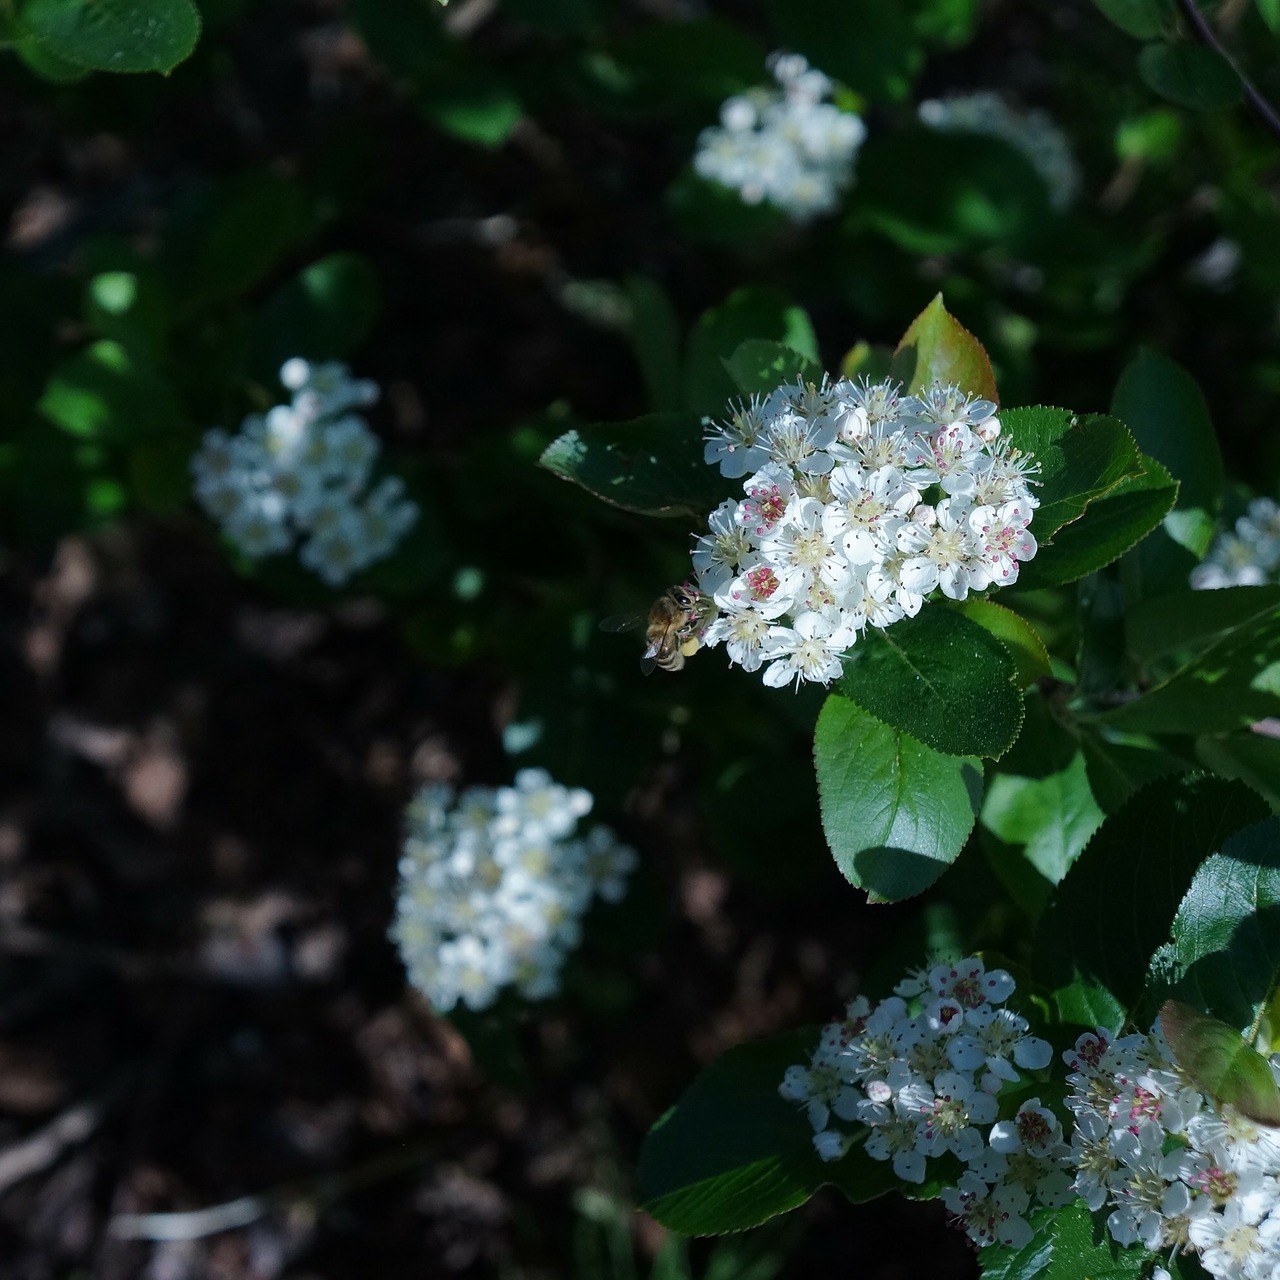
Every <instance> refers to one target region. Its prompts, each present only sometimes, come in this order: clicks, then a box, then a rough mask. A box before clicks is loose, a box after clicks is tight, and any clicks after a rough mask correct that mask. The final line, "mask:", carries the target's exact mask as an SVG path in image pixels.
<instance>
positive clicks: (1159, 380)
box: [1111, 347, 1222, 558]
mask: <svg viewBox="0 0 1280 1280" xmlns="http://www.w3.org/2000/svg"><path fill="white" fill-rule="evenodd" d="M1111 412H1112V414H1114V415H1115V416H1116V417H1117V418H1119V419H1120V420H1121V421H1122V422H1123V423H1124V424H1125V425H1126V426H1127V427H1128V428H1129V430H1130V431H1132V432H1133V436H1134V439H1135V440H1137V442H1138V447H1139V448H1140V449H1141V450H1142V451H1143V452H1144V453H1148V454H1150V455H1151V456H1152V457H1153V458H1155V459H1156V460H1157V461H1158V462H1161V463H1163V464H1164V466H1165V467H1166V468H1167V469H1168V471H1169V474H1170V475H1171V476H1173V478H1174V479H1175V480H1177V481H1178V485H1179V488H1178V501H1177V509H1178V510H1179V511H1187V510H1191V509H1194V510H1198V511H1202V512H1204V513H1205V514H1206V515H1207V516H1208V517H1209V519H1210V520H1211V521H1212V520H1213V519H1215V518H1216V517H1217V514H1218V507H1219V503H1220V496H1221V492H1222V452H1221V450H1220V449H1219V448H1218V438H1217V435H1216V434H1215V433H1214V430H1213V422H1212V421H1211V420H1210V418H1209V406H1208V404H1207V403H1206V402H1205V398H1204V394H1203V392H1201V390H1200V388H1199V386H1198V385H1197V384H1196V380H1195V379H1194V378H1193V377H1192V376H1191V375H1190V374H1189V373H1188V372H1187V371H1186V370H1185V369H1184V368H1183V367H1182V366H1181V365H1180V364H1178V363H1177V362H1176V361H1173V360H1170V359H1169V357H1168V356H1165V355H1161V354H1160V353H1159V352H1158V351H1152V350H1150V349H1149V348H1145V347H1144V348H1143V349H1142V350H1140V351H1139V352H1138V354H1137V355H1136V356H1135V357H1134V358H1133V359H1132V360H1131V361H1130V362H1129V363H1128V364H1127V365H1126V366H1125V370H1124V372H1123V373H1122V374H1121V375H1120V381H1119V382H1118V383H1117V384H1116V389H1115V394H1114V395H1113V396H1112V398H1111ZM1207 549H1208V545H1207V543H1206V544H1205V545H1203V546H1195V547H1191V548H1189V550H1191V551H1193V552H1194V554H1195V555H1196V556H1197V558H1198V557H1200V556H1202V555H1203V554H1204V553H1205V551H1206V550H1207Z"/></svg>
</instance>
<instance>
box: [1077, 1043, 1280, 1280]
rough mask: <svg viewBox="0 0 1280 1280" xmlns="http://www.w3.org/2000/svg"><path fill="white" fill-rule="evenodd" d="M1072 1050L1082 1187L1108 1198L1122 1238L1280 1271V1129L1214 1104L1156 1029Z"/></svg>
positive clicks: (1244, 1270) (1224, 1266) (1225, 1268)
mask: <svg viewBox="0 0 1280 1280" xmlns="http://www.w3.org/2000/svg"><path fill="white" fill-rule="evenodd" d="M1063 1057H1064V1059H1065V1060H1066V1062H1067V1065H1068V1066H1069V1067H1070V1068H1071V1074H1070V1075H1069V1076H1068V1077H1067V1081H1068V1083H1069V1084H1070V1085H1071V1088H1072V1091H1071V1093H1070V1094H1069V1095H1068V1096H1067V1099H1066V1104H1067V1106H1068V1107H1069V1108H1070V1109H1071V1111H1072V1112H1073V1113H1074V1115H1075V1126H1074V1132H1073V1133H1072V1135H1071V1163H1072V1164H1073V1165H1074V1166H1075V1168H1076V1180H1075V1183H1074V1189H1075V1191H1076V1193H1077V1194H1078V1195H1080V1196H1081V1197H1082V1198H1083V1199H1084V1201H1085V1203H1086V1204H1087V1205H1088V1206H1089V1208H1090V1209H1091V1210H1099V1209H1102V1208H1104V1207H1108V1206H1109V1207H1110V1209H1111V1212H1110V1214H1109V1216H1108V1218H1107V1227H1108V1229H1109V1231H1110V1233H1111V1235H1112V1236H1113V1237H1114V1239H1115V1240H1116V1241H1117V1242H1119V1243H1120V1244H1121V1245H1130V1244H1133V1243H1135V1242H1137V1243H1140V1244H1141V1245H1143V1246H1144V1247H1145V1248H1147V1249H1151V1250H1156V1249H1166V1248H1167V1249H1181V1250H1185V1251H1188V1252H1194V1253H1196V1254H1197V1255H1198V1256H1199V1261H1200V1265H1201V1266H1202V1267H1203V1268H1204V1269H1205V1270H1206V1271H1207V1272H1209V1274H1210V1275H1213V1276H1220V1277H1223V1278H1224V1280H1280V1178H1278V1175H1280V1130H1278V1129H1268V1128H1265V1127H1263V1126H1262V1125H1259V1124H1257V1123H1255V1122H1254V1121H1252V1120H1250V1119H1248V1118H1247V1117H1246V1116H1243V1115H1241V1114H1240V1113H1239V1112H1237V1111H1234V1110H1233V1109H1232V1108H1231V1107H1229V1106H1223V1107H1221V1108H1218V1107H1216V1106H1215V1105H1214V1104H1213V1103H1212V1102H1211V1101H1210V1100H1209V1098H1207V1097H1206V1096H1205V1095H1204V1094H1203V1093H1201V1091H1200V1090H1199V1089H1198V1088H1197V1087H1196V1085H1195V1084H1194V1083H1193V1082H1192V1081H1191V1079H1190V1077H1188V1076H1187V1074H1186V1073H1185V1072H1184V1071H1183V1070H1182V1069H1181V1068H1180V1067H1179V1066H1177V1064H1176V1063H1174V1062H1173V1060H1172V1058H1171V1057H1170V1055H1169V1050H1168V1047H1167V1045H1166V1044H1165V1042H1164V1039H1163V1037H1162V1036H1161V1035H1160V1033H1159V1030H1158V1029H1153V1030H1152V1032H1151V1034H1150V1035H1127V1036H1122V1037H1121V1038H1119V1039H1113V1038H1112V1037H1111V1036H1110V1035H1108V1033H1107V1032H1105V1031H1103V1030H1099V1031H1097V1032H1096V1033H1090V1034H1086V1035H1083V1036H1081V1037H1080V1039H1079V1040H1077V1041H1076V1045H1075V1048H1074V1049H1073V1050H1070V1051H1069V1052H1067V1053H1065V1054H1063ZM1272 1070H1273V1072H1275V1073H1276V1075H1277V1078H1278V1079H1280V1069H1277V1068H1276V1067H1275V1066H1274V1065H1273V1067H1272Z"/></svg>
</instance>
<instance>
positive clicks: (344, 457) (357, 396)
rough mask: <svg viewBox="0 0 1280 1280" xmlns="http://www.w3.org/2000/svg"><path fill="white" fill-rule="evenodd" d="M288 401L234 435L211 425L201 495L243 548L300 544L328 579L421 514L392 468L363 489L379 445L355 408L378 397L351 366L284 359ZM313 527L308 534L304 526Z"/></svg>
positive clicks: (308, 561) (202, 452)
mask: <svg viewBox="0 0 1280 1280" xmlns="http://www.w3.org/2000/svg"><path fill="white" fill-rule="evenodd" d="M280 377H281V381H282V382H283V383H284V385H285V386H286V387H288V388H289V389H290V390H292V391H293V392H294V396H293V401H292V403H291V404H288V405H276V406H275V407H274V408H273V409H271V410H270V411H269V412H268V413H267V414H266V415H265V416H262V417H259V416H256V415H250V416H249V417H247V418H245V420H244V422H243V423H242V424H241V428H240V432H239V433H238V434H237V435H236V436H234V437H232V436H228V434H227V433H226V432H224V431H219V430H214V431H209V432H207V433H206V434H205V437H204V440H203V441H202V443H201V446H200V448H199V449H198V450H197V451H196V453H195V455H194V456H193V457H192V459H191V470H192V474H193V476H194V479H195V494H196V497H197V499H198V500H199V501H200V503H201V505H202V506H203V507H204V509H205V510H206V511H207V512H208V513H209V515H210V516H212V517H213V519H215V520H216V521H218V523H219V524H220V525H221V526H222V530H223V532H224V533H225V534H226V535H227V537H228V538H229V539H230V540H231V541H232V542H233V543H235V545H236V546H237V547H238V548H239V549H240V551H241V552H243V553H244V554H245V555H247V556H250V557H251V558H254V559H258V558H261V557H264V556H268V555H275V554H278V553H280V552H285V551H288V550H290V549H291V548H293V547H295V546H296V545H297V544H298V542H299V541H300V540H302V547H301V551H300V554H299V559H300V560H301V562H302V563H303V564H304V565H305V566H306V567H308V568H310V569H312V570H313V571H314V572H315V573H317V574H318V575H319V576H320V577H322V578H323V579H324V580H325V581H326V582H328V583H329V584H330V585H331V586H341V585H342V584H343V583H344V582H346V581H347V579H348V578H350V577H351V575H352V574H354V573H357V572H359V571H360V570H362V569H364V568H366V567H367V566H368V565H370V564H372V563H373V562H374V561H375V560H378V559H381V558H382V557H383V556H386V555H388V554H389V553H390V552H391V551H392V550H393V549H394V548H395V546H396V545H397V544H398V543H399V541H400V539H401V538H402V537H403V536H404V534H405V533H406V532H407V531H408V529H409V527H410V526H411V525H412V524H413V523H414V521H415V520H416V519H417V514H418V508H417V506H416V505H415V504H414V503H412V502H410V501H409V500H408V499H406V498H405V497H404V485H403V482H401V481H400V480H399V479H397V478H395V477H389V478H387V479H385V480H383V481H382V482H380V483H379V484H378V485H377V486H375V487H374V489H373V490H372V491H371V492H369V493H368V494H367V495H366V492H365V491H366V487H367V485H368V483H369V480H370V476H371V474H372V470H373V467H374V464H375V462H376V460H377V457H378V453H379V450H380V446H379V444H378V440H377V437H376V436H374V435H373V433H372V432H371V431H370V430H369V428H368V427H367V425H366V424H365V422H364V420H363V419H361V418H359V417H357V416H356V415H354V414H352V413H351V412H350V410H351V409H353V408H357V407H360V406H363V405H368V404H372V403H373V402H374V401H375V400H376V399H377V396H378V389H377V387H376V386H375V385H374V384H373V383H371V382H360V381H356V380H353V379H352V378H351V377H350V375H349V373H348V372H347V369H346V367H345V366H344V365H341V364H321V365H315V364H309V363H308V362H307V361H305V360H300V359H294V360H289V361H287V362H286V363H285V365H284V366H283V368H282V369H281V373H280ZM307 534H309V535H310V537H309V538H304V535H307Z"/></svg>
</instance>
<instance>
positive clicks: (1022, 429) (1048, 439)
mask: <svg viewBox="0 0 1280 1280" xmlns="http://www.w3.org/2000/svg"><path fill="white" fill-rule="evenodd" d="M1000 426H1001V431H1002V434H1003V435H1004V436H1006V437H1007V438H1008V439H1009V440H1011V441H1012V442H1013V444H1014V446H1015V447H1016V448H1018V449H1020V450H1021V451H1022V452H1023V453H1025V454H1029V455H1031V456H1032V457H1033V458H1034V459H1035V461H1036V462H1037V463H1038V464H1039V467H1040V472H1039V475H1038V476H1037V479H1039V481H1040V487H1039V488H1038V489H1036V490H1035V494H1036V497H1037V498H1039V500H1040V506H1039V508H1038V509H1037V511H1036V514H1035V517H1034V518H1033V519H1032V522H1031V529H1032V532H1033V533H1034V534H1035V535H1036V540H1037V541H1038V542H1039V543H1040V544H1041V545H1042V546H1043V545H1045V544H1046V543H1048V542H1050V541H1051V539H1052V537H1053V535H1054V534H1056V533H1057V531H1058V530H1059V529H1061V528H1062V527H1063V526H1064V525H1067V524H1069V523H1070V522H1071V521H1073V520H1079V519H1080V517H1081V516H1082V515H1084V513H1085V510H1086V509H1087V508H1088V506H1089V504H1090V503H1091V502H1094V501H1096V500H1097V499H1098V498H1101V497H1102V496H1104V495H1105V494H1108V493H1111V492H1113V491H1114V490H1116V489H1117V488H1118V487H1119V486H1120V485H1121V484H1122V483H1124V481H1125V480H1128V479H1131V478H1134V477H1137V476H1140V475H1142V474H1143V468H1142V461H1141V455H1140V454H1139V452H1138V446H1137V443H1136V442H1135V441H1134V438H1133V436H1132V434H1131V433H1130V431H1129V429H1128V428H1127V427H1126V426H1125V425H1124V424H1123V423H1122V422H1117V421H1116V420H1115V419H1114V418H1109V417H1104V416H1102V415H1100V414H1091V415H1088V416H1085V417H1077V416H1076V415H1075V414H1073V413H1070V412H1068V411H1067V410H1066V409H1049V408H1044V407H1042V406H1037V407H1035V408H1027V409H1006V410H1004V411H1003V412H1002V413H1001V414H1000ZM1038 558H1039V557H1037V559H1038ZM1031 563H1032V564H1034V563H1035V561H1034V560H1033V561H1032V562H1031ZM1029 568H1030V566H1027V567H1026V568H1024V569H1023V573H1026V572H1027V571H1028V569H1029Z"/></svg>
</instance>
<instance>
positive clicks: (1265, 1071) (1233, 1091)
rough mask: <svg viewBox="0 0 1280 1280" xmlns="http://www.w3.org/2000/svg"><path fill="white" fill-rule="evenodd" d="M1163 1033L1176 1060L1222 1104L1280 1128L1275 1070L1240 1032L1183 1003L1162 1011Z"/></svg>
mask: <svg viewBox="0 0 1280 1280" xmlns="http://www.w3.org/2000/svg"><path fill="white" fill-rule="evenodd" d="M1160 1029H1161V1030H1162V1031H1163V1032H1164V1038H1165V1039H1166V1040H1167V1041H1168V1042H1169V1048H1170V1050H1171V1051H1172V1053H1173V1058H1174V1061H1175V1062H1176V1063H1177V1064H1178V1065H1179V1066H1180V1067H1181V1068H1182V1069H1183V1070H1184V1071H1185V1072H1186V1073H1187V1075H1189V1076H1190V1077H1191V1078H1192V1080H1194V1081H1195V1082H1196V1084H1198V1085H1199V1086H1200V1088H1201V1089H1202V1090H1203V1091H1204V1092H1205V1093H1207V1094H1208V1095H1209V1096H1210V1097H1211V1098H1213V1099H1214V1101H1215V1102H1217V1103H1218V1104H1219V1105H1221V1104H1223V1103H1225V1104H1227V1105H1229V1106H1232V1107H1235V1109H1236V1110H1237V1111H1239V1112H1241V1113H1242V1114H1243V1115H1246V1116H1248V1117H1249V1118H1250V1119H1252V1120H1256V1121H1257V1122H1258V1123H1259V1124H1265V1125H1271V1126H1275V1125H1280V1088H1277V1087H1276V1082H1275V1078H1274V1077H1273V1076H1272V1074H1271V1066H1270V1064H1269V1063H1268V1062H1267V1060H1266V1058H1264V1057H1263V1056H1262V1054H1260V1053H1259V1052H1258V1051H1257V1050H1256V1049H1255V1048H1253V1046H1252V1045H1249V1044H1246V1043H1245V1041H1244V1039H1243V1037H1242V1036H1241V1035H1240V1033H1239V1032H1238V1031H1237V1030H1235V1028H1234V1027H1229V1026H1227V1024H1226V1023H1225V1022H1219V1021H1218V1020H1217V1019H1216V1018H1210V1017H1209V1016H1208V1015H1207V1014H1203V1013H1201V1012H1200V1011H1199V1010H1198V1009H1193V1008H1192V1007H1191V1006H1190V1005H1188V1004H1183V1003H1182V1002H1181V1001H1180V1000H1167V1001H1166V1002H1165V1003H1164V1005H1163V1006H1161V1009H1160Z"/></svg>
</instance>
